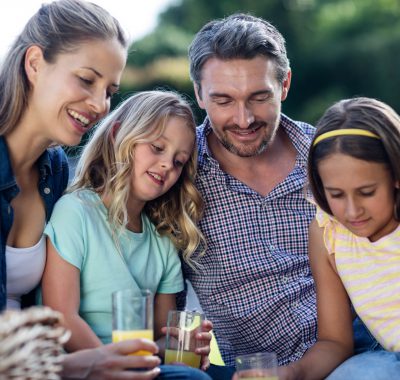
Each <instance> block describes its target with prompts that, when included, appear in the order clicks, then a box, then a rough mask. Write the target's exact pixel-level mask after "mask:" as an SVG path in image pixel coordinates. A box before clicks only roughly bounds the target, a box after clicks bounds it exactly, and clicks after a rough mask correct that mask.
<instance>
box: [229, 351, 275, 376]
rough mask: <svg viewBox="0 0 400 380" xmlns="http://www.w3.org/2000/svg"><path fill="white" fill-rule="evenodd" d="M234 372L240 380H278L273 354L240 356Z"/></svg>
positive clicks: (263, 353)
mask: <svg viewBox="0 0 400 380" xmlns="http://www.w3.org/2000/svg"><path fill="white" fill-rule="evenodd" d="M236 370H237V374H238V378H239V379H241V380H278V361H277V357H276V354H275V353H273V352H257V353H254V354H247V355H240V356H238V357H237V358H236Z"/></svg>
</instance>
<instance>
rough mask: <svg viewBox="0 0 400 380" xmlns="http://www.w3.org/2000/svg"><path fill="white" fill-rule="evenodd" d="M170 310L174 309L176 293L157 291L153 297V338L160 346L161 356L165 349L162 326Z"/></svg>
mask: <svg viewBox="0 0 400 380" xmlns="http://www.w3.org/2000/svg"><path fill="white" fill-rule="evenodd" d="M170 310H176V295H175V294H160V293H157V294H156V295H155V297H154V340H155V341H156V342H157V344H158V346H159V347H160V351H161V356H162V357H164V349H165V336H164V331H162V328H163V327H165V326H167V320H168V312H169V311H170Z"/></svg>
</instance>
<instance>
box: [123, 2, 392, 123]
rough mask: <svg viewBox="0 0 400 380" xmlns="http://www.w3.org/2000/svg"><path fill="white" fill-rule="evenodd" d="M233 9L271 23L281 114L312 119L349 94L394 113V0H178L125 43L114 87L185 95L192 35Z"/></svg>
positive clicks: (188, 91) (305, 119) (313, 120)
mask: <svg viewBox="0 0 400 380" xmlns="http://www.w3.org/2000/svg"><path fill="white" fill-rule="evenodd" d="M239 11H242V12H249V13H251V14H253V15H256V16H259V17H263V18H264V19H266V20H268V21H270V22H272V23H273V24H274V25H275V26H277V28H278V29H279V30H280V32H281V33H282V34H283V35H284V37H285V39H286V41H287V49H288V55H289V59H290V61H291V66H292V70H293V80H292V88H291V91H290V94H289V97H288V99H287V101H285V103H284V105H283V110H284V112H285V113H287V114H288V115H289V116H291V117H293V118H296V119H300V120H304V121H308V122H311V123H315V121H316V120H317V119H318V118H319V117H320V116H321V114H322V112H323V111H324V110H325V108H326V107H328V106H329V105H330V104H332V103H333V102H334V101H337V100H339V99H341V98H345V97H352V96H356V95H364V96H371V97H376V98H379V99H381V100H383V101H385V102H387V103H388V104H390V105H391V106H393V108H395V109H396V110H397V111H398V112H399V111H400V97H399V96H398V94H397V91H398V88H399V87H400V76H399V75H398V74H397V69H398V67H400V1H399V0H268V1H259V0H234V1H232V0H219V1H214V0H181V1H180V2H178V3H175V4H173V5H171V6H170V7H169V8H168V9H167V10H165V11H164V13H162V14H161V15H160V18H159V25H158V26H157V28H156V30H155V31H154V32H153V33H152V34H150V35H148V36H146V37H144V38H143V39H142V40H140V41H137V42H135V43H134V44H133V53H132V54H131V56H130V58H129V63H128V67H127V70H126V72H125V75H124V80H123V84H124V87H123V88H122V90H123V91H138V90H142V89H150V88H155V87H168V88H173V89H176V90H178V91H181V92H183V93H185V94H187V95H188V96H189V97H191V98H192V99H193V98H194V95H193V92H192V85H191V83H190V80H189V73H188V62H187V57H186V56H187V48H188V45H189V44H190V41H191V40H192V38H193V35H194V34H195V33H196V32H197V31H198V30H199V29H200V28H201V27H202V26H203V25H204V24H205V23H206V22H208V21H209V20H212V19H215V18H221V17H225V16H227V15H229V14H231V13H234V12H239ZM198 117H199V119H201V118H202V117H203V114H202V113H199V114H198Z"/></svg>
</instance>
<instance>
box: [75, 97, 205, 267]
mask: <svg viewBox="0 0 400 380" xmlns="http://www.w3.org/2000/svg"><path fill="white" fill-rule="evenodd" d="M171 117H180V118H182V119H184V120H185V121H186V125H187V127H188V128H189V129H190V130H191V131H192V132H193V135H194V137H195V134H196V124H195V121H194V117H193V113H192V110H191V108H190V106H189V104H188V103H187V102H186V101H185V100H184V99H183V98H182V97H181V96H180V95H178V94H176V93H174V92H171V91H145V92H140V93H137V94H135V95H133V96H131V97H129V98H128V99H126V100H125V101H123V102H122V103H121V104H120V105H119V106H118V107H117V108H116V109H115V110H114V111H112V112H111V113H110V114H109V115H108V116H107V117H106V118H105V119H103V121H102V122H101V123H100V124H99V125H98V127H97V128H96V130H95V132H94V134H93V136H92V137H91V139H90V140H89V142H88V144H87V145H86V147H85V148H84V150H83V153H82V156H81V158H80V160H79V162H78V165H77V172H76V177H75V180H74V183H73V185H72V187H71V189H70V190H71V191H72V190H76V189H81V188H88V189H91V190H93V191H95V192H96V193H98V194H100V195H106V196H107V198H109V199H110V204H109V209H108V218H109V222H110V224H111V226H112V227H113V229H114V231H115V232H118V233H117V234H116V235H115V236H118V234H119V232H121V231H122V230H123V229H124V228H125V227H126V225H127V223H128V211H127V207H126V205H127V201H128V197H129V193H130V190H131V173H132V168H133V161H134V151H135V147H136V146H137V145H138V144H143V143H149V142H152V141H154V140H156V139H158V138H159V137H160V136H161V135H162V134H163V132H164V130H165V126H166V124H167V122H168V120H169V119H170V118H171ZM196 169H197V148H196V146H195V145H194V149H193V151H192V153H191V155H190V158H189V160H188V161H187V163H186V164H185V165H184V167H183V170H182V174H181V175H180V177H179V179H178V181H177V182H176V183H175V184H174V186H172V187H171V189H170V190H169V191H168V192H167V193H165V194H164V195H162V196H161V197H159V198H157V199H154V200H152V201H149V202H147V203H146V206H145V208H144V211H145V213H146V214H147V215H148V217H149V218H150V220H151V221H152V222H153V223H154V225H155V226H156V229H157V231H158V233H159V234H160V235H166V236H168V237H169V238H170V239H171V240H172V242H173V243H174V245H175V246H176V248H177V249H178V250H180V251H181V252H182V256H183V258H184V260H185V261H186V262H187V263H188V264H190V265H193V264H194V262H193V260H192V259H191V255H192V254H193V253H194V252H195V251H196V250H197V249H198V248H201V250H202V251H204V249H205V240H204V237H203V235H202V233H201V232H200V230H199V229H198V227H197V222H198V221H199V219H200V217H201V214H202V211H203V201H202V198H201V196H200V193H199V192H198V190H197V189H196V187H195V185H194V180H195V175H196ZM116 243H117V242H116Z"/></svg>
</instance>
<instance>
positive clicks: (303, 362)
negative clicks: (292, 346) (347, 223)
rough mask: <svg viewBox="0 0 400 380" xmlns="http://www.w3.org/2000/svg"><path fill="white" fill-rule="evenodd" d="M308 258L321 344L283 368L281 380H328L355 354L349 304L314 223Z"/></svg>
mask: <svg viewBox="0 0 400 380" xmlns="http://www.w3.org/2000/svg"><path fill="white" fill-rule="evenodd" d="M309 255H310V263H311V269H312V274H313V276H314V280H315V284H316V290H317V313H318V341H317V343H316V344H315V345H314V346H313V347H311V348H310V349H309V350H308V351H307V352H306V353H305V355H304V356H303V358H302V359H300V360H299V361H297V362H295V363H292V364H290V365H289V366H288V367H283V368H280V371H281V372H280V375H281V378H282V379H305V380H313V379H322V378H325V377H326V376H327V375H328V374H329V373H330V372H332V370H333V369H335V368H336V367H337V366H338V365H339V364H341V363H342V362H343V361H344V360H345V359H347V358H348V357H349V356H350V355H352V353H353V329H352V315H351V307H350V301H349V298H348V296H347V293H346V290H345V289H344V286H343V284H342V281H341V279H340V277H339V276H338V274H337V273H336V272H335V270H334V269H333V267H332V264H331V263H330V262H329V255H328V252H327V250H326V248H325V244H324V241H323V229H322V228H320V227H319V226H318V224H317V222H316V221H315V220H314V221H313V222H312V223H311V225H310V231H309Z"/></svg>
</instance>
